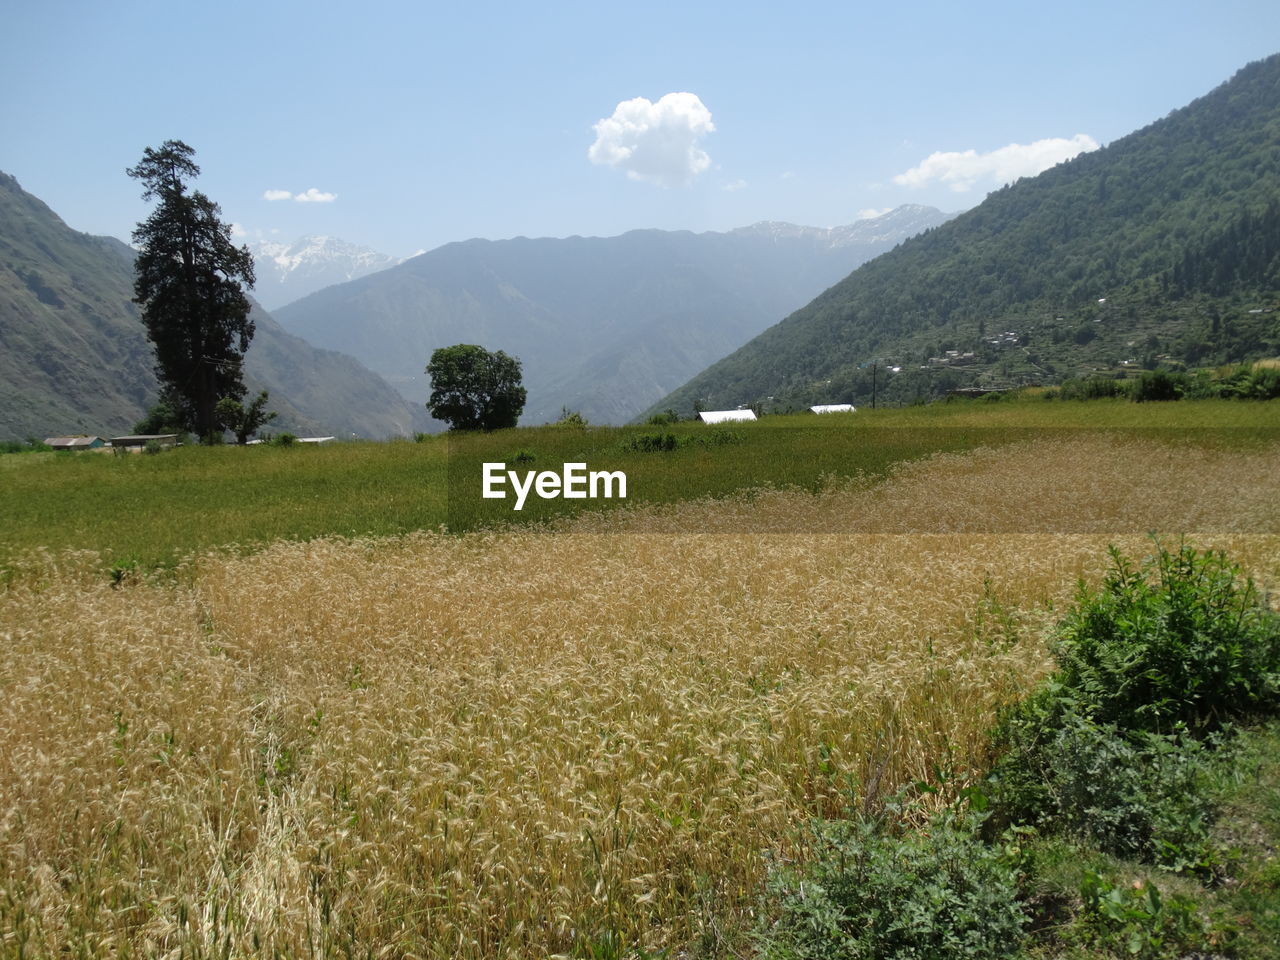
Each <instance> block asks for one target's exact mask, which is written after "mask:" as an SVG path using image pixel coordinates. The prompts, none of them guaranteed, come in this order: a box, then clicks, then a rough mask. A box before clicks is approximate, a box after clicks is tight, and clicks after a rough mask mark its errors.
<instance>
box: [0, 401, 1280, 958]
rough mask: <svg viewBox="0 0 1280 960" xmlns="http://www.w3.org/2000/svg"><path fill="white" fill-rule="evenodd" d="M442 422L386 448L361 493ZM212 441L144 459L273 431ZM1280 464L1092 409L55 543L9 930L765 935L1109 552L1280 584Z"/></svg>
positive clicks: (25, 671)
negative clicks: (428, 509) (800, 888)
mask: <svg viewBox="0 0 1280 960" xmlns="http://www.w3.org/2000/svg"><path fill="white" fill-rule="evenodd" d="M909 414H910V412H909V411H907V412H903V414H901V416H906V415H909ZM636 429H642V428H636ZM816 429H822V430H832V429H834V428H833V427H827V426H825V425H823V426H821V427H818V428H816ZM778 432H779V433H780V432H781V431H778ZM532 433H533V434H534V435H536V432H532ZM530 435H531V434H530V433H522V434H521V435H520V439H519V442H520V443H521V444H522V445H530V444H532V443H533V442H535V441H532V440H530V439H529V436H530ZM770 436H773V434H770ZM485 440H486V442H492V443H495V444H497V443H502V442H504V441H503V438H502V436H501V435H494V436H492V437H489V438H485ZM431 446H432V445H431V444H426V445H411V444H401V445H392V446H391V447H389V448H388V449H382V448H373V450H374V452H372V453H370V454H369V456H370V458H371V459H370V461H369V466H367V467H366V468H365V469H366V470H367V472H366V473H365V474H363V476H364V480H365V483H366V484H374V483H375V482H377V478H378V476H379V475H380V471H379V470H378V469H377V468H376V464H378V463H381V462H383V461H381V460H379V459H377V458H379V457H386V458H388V460H390V459H392V458H393V457H394V458H401V457H402V458H403V461H401V462H402V463H403V464H416V463H420V462H421V461H420V460H419V458H426V459H429V458H431V457H433V456H436V455H437V453H436V451H434V450H433V449H432V448H431ZM197 452H198V453H200V454H201V455H204V454H208V455H209V459H208V460H207V461H202V460H199V459H197V458H195V457H192V458H186V457H185V456H184V455H182V454H180V455H175V456H174V457H172V458H171V459H170V458H169V457H168V455H162V456H158V457H147V458H137V461H138V464H139V465H138V466H133V465H132V464H130V465H127V466H123V469H126V470H140V471H154V472H151V473H146V472H143V473H136V474H129V476H131V477H133V478H135V480H136V479H138V478H147V477H156V476H161V475H162V474H161V473H160V470H161V469H164V470H173V471H181V470H185V469H191V470H194V471H196V472H197V474H198V473H199V472H200V467H201V465H202V464H208V463H216V464H219V465H221V469H222V470H223V471H224V472H223V473H222V475H223V476H225V477H229V478H235V477H236V476H237V470H236V469H235V467H236V466H239V467H240V469H239V471H238V473H239V474H243V473H245V471H244V469H243V464H244V463H245V462H246V459H245V457H244V455H245V454H249V455H251V456H252V455H255V454H256V451H241V450H225V451H219V450H211V451H197ZM294 452H300V453H302V454H303V455H304V456H311V455H313V454H319V455H321V456H332V457H333V458H334V459H333V460H331V461H325V460H318V459H317V460H311V461H299V460H288V459H284V458H283V457H280V458H277V457H275V456H272V457H270V458H268V459H265V460H263V461H261V464H262V465H263V468H264V469H263V473H264V474H265V473H266V471H265V465H270V464H276V465H281V466H278V467H277V469H278V470H279V471H280V472H279V473H278V474H277V476H278V477H279V481H278V482H279V484H288V485H289V486H290V488H291V489H297V487H296V485H297V484H298V483H300V482H301V481H302V478H303V477H310V478H311V479H310V480H308V482H315V477H314V476H313V475H312V474H311V473H304V474H302V475H301V476H299V475H297V474H292V473H288V472H286V468H285V466H284V465H293V466H294V468H295V469H296V465H297V464H298V463H299V462H302V463H308V464H316V463H318V464H325V463H328V464H331V465H336V464H339V463H342V462H343V459H344V458H345V457H355V456H357V455H363V450H362V448H358V447H354V448H350V449H342V448H339V449H337V450H335V451H334V452H333V453H332V454H331V453H330V452H329V451H326V450H305V451H282V452H281V453H282V454H287V455H290V456H291V455H292V454H293V453H294ZM683 452H685V451H678V453H683ZM692 452H694V453H696V452H697V451H696V450H694V451H692ZM539 455H540V454H539ZM1277 455H1278V454H1277V451H1276V449H1275V447H1274V445H1258V444H1253V443H1245V444H1235V445H1226V446H1223V445H1217V446H1210V447H1209V448H1206V449H1199V450H1198V448H1194V447H1183V448H1177V449H1174V448H1171V447H1170V445H1169V444H1168V443H1166V442H1164V441H1160V440H1152V439H1146V438H1143V437H1138V436H1133V435H1128V436H1121V437H1119V438H1117V437H1115V436H1108V437H1102V436H1095V435H1093V434H1091V433H1086V434H1084V435H1081V436H1075V437H1066V438H1064V437H1054V438H1052V439H1045V440H1039V441H1035V442H1031V443H1022V444H1016V445H1006V446H1003V447H1001V448H999V449H988V450H983V451H974V452H971V453H963V454H962V453H960V452H953V453H951V454H947V455H943V456H940V457H936V458H933V459H928V460H912V461H911V462H900V463H899V464H897V465H896V466H893V467H892V469H887V470H886V472H885V473H884V474H883V479H882V481H878V482H875V483H858V482H854V483H842V482H823V483H822V485H821V489H820V490H819V492H818V493H817V494H816V495H815V494H812V493H810V492H808V491H807V490H797V489H778V490H773V491H769V492H765V493H759V494H755V495H751V496H747V495H743V494H734V495H726V496H723V497H721V498H720V499H718V500H700V501H684V502H678V503H652V504H647V505H642V506H638V507H633V508H632V509H629V510H626V511H613V512H610V513H608V514H593V513H587V514H583V515H580V516H578V517H576V518H572V519H566V520H563V521H561V522H559V523H558V524H556V525H553V526H551V527H537V528H534V527H527V526H526V527H510V528H503V529H493V530H490V529H476V530H473V531H471V532H467V533H461V534H449V535H446V534H442V533H439V532H431V531H421V532H411V533H404V534H400V533H398V531H397V535H396V536H392V537H347V536H342V537H318V538H316V539H313V540H311V541H309V542H302V541H299V540H297V539H295V538H292V537H287V536H286V538H285V539H281V540H278V541H276V542H273V543H271V544H269V545H267V546H264V547H262V548H260V549H258V550H255V551H250V552H235V551H221V552H212V553H203V554H201V555H198V556H194V557H189V558H187V559H184V560H182V561H179V562H178V563H177V564H176V565H175V567H174V572H173V575H172V576H168V577H163V578H157V577H150V576H148V575H147V574H146V572H145V570H128V569H124V570H122V571H121V573H120V575H119V576H118V577H116V578H110V577H106V576H103V575H102V570H101V566H100V563H101V560H100V558H99V557H97V556H94V555H84V554H77V553H74V552H72V553H68V552H52V551H47V552H44V553H41V554H39V555H38V556H35V557H31V558H29V562H28V563H27V564H24V565H20V566H17V567H14V568H13V569H12V570H11V572H10V575H9V577H8V579H7V582H6V583H4V584H3V585H2V586H0V637H3V640H4V642H3V643H0V687H2V689H3V696H0V850H3V851H4V856H3V857H0V952H6V953H11V954H18V955H22V956H29V957H44V956H55V955H58V956H62V955H85V956H100V955H118V956H123V955H137V956H147V955H157V956H159V955H172V956H183V957H206V956H208V957H212V956H219V957H222V956H230V957H240V956H246V957H247V956H279V957H301V956H308V957H317V956H319V957H342V956H418V957H461V958H481V957H483V958H490V957H546V956H570V957H574V956H576V957H602V956H631V955H640V952H641V951H646V952H649V953H650V954H651V955H652V954H654V953H656V952H658V951H662V950H666V951H667V955H668V956H676V955H681V954H682V953H687V954H688V955H691V956H692V955H697V953H698V951H701V955H703V956H707V955H728V954H729V953H730V952H731V951H734V950H741V949H742V940H741V937H742V935H743V932H744V931H746V930H750V929H752V928H753V927H754V925H755V922H756V919H755V918H756V916H757V914H758V910H759V903H760V900H759V892H760V889H761V885H762V882H763V879H764V876H765V873H766V867H767V864H768V863H769V862H770V860H774V861H776V860H779V859H784V860H785V859H795V858H797V857H800V856H803V855H804V852H805V851H804V848H803V844H802V842H801V840H800V839H799V835H798V833H797V832H796V831H795V829H794V828H795V827H796V826H797V825H798V824H800V823H802V822H804V821H806V820H808V819H809V818H811V817H814V816H831V815H834V814H836V813H838V812H839V811H840V810H842V809H843V808H844V806H845V804H846V802H847V799H848V796H849V792H850V790H851V785H852V784H855V783H856V784H858V785H859V786H858V789H859V791H860V794H861V795H871V796H873V797H875V796H884V795H887V794H889V793H891V792H893V791H894V790H895V789H897V788H898V787H900V786H901V785H903V784H906V783H911V782H914V781H916V780H932V779H933V778H934V777H935V772H936V771H938V770H948V769H950V770H963V769H967V768H975V767H977V766H979V765H980V764H981V763H982V761H983V759H984V752H985V750H986V742H987V741H986V731H987V729H988V728H989V727H990V725H991V723H992V721H993V718H994V716H995V713H996V711H997V709H998V708H999V707H1000V706H1001V705H1002V704H1005V703H1008V702H1010V701H1011V700H1013V699H1016V698H1018V697H1020V696H1022V695H1024V694H1025V692H1026V691H1027V690H1029V689H1030V688H1031V687H1032V686H1034V684H1035V683H1036V682H1037V681H1038V679H1039V678H1040V677H1041V676H1042V675H1043V674H1044V672H1045V671H1046V670H1047V669H1048V667H1049V656H1048V650H1047V648H1046V645H1045V642H1044V639H1043V637H1044V633H1043V630H1042V628H1043V627H1045V626H1047V625H1048V624H1049V623H1051V622H1052V621H1053V620H1054V619H1056V616H1057V613H1056V612H1057V611H1058V610H1059V609H1061V607H1062V606H1063V604H1065V603H1066V602H1067V601H1068V600H1069V599H1070V597H1071V596H1072V595H1073V593H1074V589H1075V585H1076V582H1077V580H1078V579H1079V578H1081V577H1083V578H1085V579H1086V580H1090V581H1096V580H1097V579H1098V578H1099V577H1100V575H1101V573H1102V572H1103V570H1104V569H1105V567H1106V564H1107V556H1106V550H1105V548H1106V545H1107V544H1108V543H1111V542H1116V543H1117V544H1118V545H1119V546H1120V548H1121V549H1123V550H1126V551H1127V552H1129V553H1131V554H1135V553H1139V552H1142V549H1143V546H1144V544H1145V543H1146V540H1145V535H1144V532H1143V531H1145V530H1147V529H1149V528H1151V527H1152V526H1153V525H1154V526H1155V527H1157V528H1161V529H1166V530H1171V531H1175V532H1176V531H1187V532H1190V533H1192V534H1194V538H1195V539H1196V540H1197V541H1198V542H1201V543H1203V544H1204V545H1209V546H1217V547H1222V548H1225V549H1227V550H1228V551H1229V552H1230V554H1231V555H1232V556H1233V557H1234V558H1235V559H1237V560H1238V561H1239V562H1241V563H1242V565H1243V566H1244V567H1245V568H1246V569H1247V570H1249V572H1251V573H1252V574H1253V575H1254V576H1255V577H1256V578H1257V579H1258V580H1259V582H1260V583H1261V584H1262V585H1264V586H1266V585H1268V584H1271V585H1273V584H1275V583H1276V582H1277V580H1280V537H1277V536H1275V535H1265V534H1262V533H1260V532H1259V531H1265V530H1274V529H1277V517H1276V511H1277V510H1280V491H1278V490H1277V489H1276V487H1277V484H1280V462H1277ZM651 456H658V455H656V454H655V455H651ZM237 457H240V459H236V458H237ZM23 459H24V461H25V460H26V459H27V458H23ZM228 465H230V466H228ZM121 466H122V465H120V464H116V463H114V462H113V461H112V460H110V459H108V458H104V462H103V463H101V464H96V463H85V464H84V465H83V466H82V465H81V464H80V463H79V462H63V461H60V462H57V463H56V464H55V465H54V469H58V470H63V469H65V470H69V471H74V470H81V469H83V470H85V471H90V472H86V473H84V474H81V477H82V479H83V478H90V480H91V479H92V478H93V477H94V476H101V475H106V472H108V471H110V470H112V469H116V468H117V467H121ZM24 469H25V468H24ZM404 469H405V470H406V471H408V470H409V469H410V468H409V467H408V466H406V467H404ZM92 471H103V473H101V474H95V473H93V472H92ZM256 473H257V471H255V475H256ZM424 473H425V470H424ZM10 475H11V476H13V475H22V471H21V470H20V471H16V472H15V473H14V474H10ZM407 475H408V474H407V473H406V476H407ZM1206 477H1212V478H1213V482H1212V483H1206ZM241 480H243V481H244V482H247V478H244V477H242V478H241ZM236 482H241V481H240V480H237V481H236ZM168 485H173V486H175V487H176V486H177V485H178V484H177V483H176V482H175V481H173V480H172V479H171V478H170V479H169V480H167V481H166V483H165V484H161V485H158V486H160V487H161V488H162V489H163V487H165V486H168ZM271 485H272V484H268V486H271ZM406 485H407V482H406V481H405V480H404V479H403V477H402V478H400V479H398V480H393V481H390V482H389V484H388V490H392V491H402V490H404V488H405V486H406ZM336 486H338V488H339V490H344V491H345V493H346V496H348V497H354V496H355V495H356V494H357V493H358V492H359V485H358V484H352V485H350V486H348V485H347V483H346V482H345V481H344V482H342V483H340V484H336ZM68 489H70V488H68ZM144 489H145V487H144ZM203 489H205V490H206V491H207V496H209V497H210V498H214V497H218V496H219V493H218V485H217V484H216V483H214V484H210V485H209V486H208V487H207V488H203ZM316 490H317V492H319V491H321V490H323V487H321V486H319V485H317V487H316ZM373 493H374V495H380V494H378V492H377V491H376V490H375V491H373ZM223 495H224V496H225V494H223ZM341 501H342V497H340V496H337V495H335V498H334V502H335V503H340V502H341ZM141 502H145V497H143V498H142V501H141ZM287 507H288V501H287V500H284V501H282V502H281V503H280V504H279V505H278V506H277V507H276V508H275V509H274V510H273V511H272V514H277V513H281V514H283V513H284V511H285V510H286V508H287ZM77 509H78V508H77ZM246 509H247V508H246ZM315 517H316V520H315V522H316V523H317V525H319V524H320V522H321V520H322V519H323V518H322V517H320V516H319V513H318V512H317V514H316V515H315ZM744 517H749V519H750V525H749V527H750V529H749V530H747V531H746V532H744ZM837 521H839V522H841V523H844V524H845V526H844V527H843V528H841V527H839V526H838V525H837ZM852 521H856V522H852ZM193 522H194V521H193ZM294 522H295V521H293V520H289V519H288V516H287V515H286V519H285V520H284V521H283V522H282V527H281V529H288V528H289V525H290V524H291V523H294ZM329 522H330V523H334V522H336V521H335V520H334V519H333V518H330V520H329ZM368 522H376V518H373V517H370V518H369V520H368ZM384 522H385V521H384ZM833 527H834V528H835V529H841V530H842V531H843V532H838V533H835V532H831V531H832V529H833ZM1059 527H1062V528H1069V530H1068V532H1055V531H1058V530H1059ZM273 529H274V528H273ZM762 529H785V530H792V531H805V532H804V533H803V534H802V535H796V534H791V535H775V534H769V533H763V532H758V531H759V530H762ZM859 530H861V531H863V532H857V531H859ZM673 531H675V532H674V533H673ZM679 531H683V532H679ZM690 531H693V532H690ZM751 531H755V532H751ZM196 535H198V531H197V532H196V533H191V532H189V533H187V534H185V535H184V536H187V537H191V536H196ZM171 542H172V543H173V544H175V545H176V544H179V543H180V542H181V538H175V539H174V540H172V541H171ZM957 782H958V781H957ZM948 799H951V798H949V797H948V796H946V790H943V791H942V793H941V794H940V795H939V802H940V803H941V802H945V801H946V800H948Z"/></svg>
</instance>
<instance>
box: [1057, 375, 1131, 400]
mask: <svg viewBox="0 0 1280 960" xmlns="http://www.w3.org/2000/svg"><path fill="white" fill-rule="evenodd" d="M1129 389H1130V388H1129V384H1128V383H1127V382H1126V381H1124V380H1116V379H1115V378H1113V377H1087V378H1086V379H1083V380H1080V379H1076V378H1071V379H1067V380H1064V381H1062V386H1061V388H1060V389H1059V396H1060V397H1061V398H1062V399H1063V400H1100V399H1103V398H1106V397H1125V396H1128V395H1129Z"/></svg>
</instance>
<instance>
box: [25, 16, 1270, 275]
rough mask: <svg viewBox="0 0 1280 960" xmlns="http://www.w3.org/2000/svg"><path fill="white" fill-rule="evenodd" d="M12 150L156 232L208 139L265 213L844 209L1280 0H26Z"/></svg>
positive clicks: (1135, 101) (221, 171)
mask: <svg viewBox="0 0 1280 960" xmlns="http://www.w3.org/2000/svg"><path fill="white" fill-rule="evenodd" d="M4 21H5V23H4V30H3V31H2V32H0V170H3V171H4V172H6V173H9V174H12V175H13V176H15V177H17V179H18V181H19V182H20V183H21V184H22V186H23V187H24V188H25V189H26V190H28V191H29V192H31V193H33V194H35V195H36V196H38V197H39V198H40V199H42V200H44V201H45V202H46V203H47V204H49V206H50V207H52V208H53V210H54V211H55V212H56V213H58V214H59V215H60V216H61V217H62V218H63V219H64V220H65V221H66V222H67V223H68V224H69V225H70V226H72V227H74V228H75V229H77V230H83V231H86V232H89V233H94V234H106V235H111V236H116V237H119V238H121V239H124V240H128V238H129V234H130V232H131V231H132V229H133V227H134V225H135V224H136V223H137V222H138V221H139V220H141V219H143V218H145V217H146V215H147V213H148V212H149V209H150V208H149V205H148V204H147V203H146V202H144V201H143V200H142V198H141V191H140V189H139V184H137V183H136V182H135V181H133V180H131V179H129V178H128V177H127V176H126V175H125V173H124V171H125V169H126V168H127V167H130V166H132V165H134V164H135V163H137V162H138V160H139V159H140V158H141V156H142V152H143V150H144V149H145V148H146V147H149V146H150V147H158V146H160V145H161V144H162V143H163V142H164V141H166V140H170V139H172V140H182V141H184V142H186V143H187V144H189V145H190V146H192V147H193V148H194V149H195V152H196V162H197V163H198V164H199V165H200V166H201V168H202V175H201V176H200V178H199V179H198V180H197V181H196V183H195V187H196V188H197V189H200V190H203V191H204V192H205V193H206V194H208V195H209V196H210V197H211V198H212V199H213V200H214V201H215V202H217V203H218V204H220V205H221V208H222V213H223V218H224V219H225V220H226V221H228V222H231V223H234V224H235V230H236V234H237V236H239V237H241V238H242V239H243V240H245V241H246V242H247V241H250V240H255V239H272V240H277V241H286V242H287V241H292V240H294V239H296V238H298V237H301V236H303V235H313V234H324V235H329V236H336V237H341V238H342V239H344V240H347V241H350V242H352V243H356V244H360V245H363V246H368V247H371V248H373V249H375V250H378V251H380V252H382V253H387V254H391V255H393V256H400V257H403V256H409V255H411V254H414V253H416V252H419V251H421V250H429V249H432V248H434V247H437V246H439V245H441V244H444V243H448V242H450V241H455V240H465V239H469V238H471V237H485V238H489V239H502V238H507V237H514V236H529V237H542V236H572V235H583V236H612V235H616V234H619V233H622V232H625V231H627V230H632V229H637V228H660V229H667V230H693V231H704V230H729V229H733V228H734V227H740V226H745V225H747V224H750V223H754V222H757V221H760V220H783V221H789V222H792V223H801V224H807V225H813V226H833V225H836V224H844V223H850V222H853V221H855V220H857V219H859V218H862V217H867V216H872V215H875V214H876V213H878V212H881V211H884V210H888V209H891V208H893V207H896V206H898V205H900V204H903V203H923V204H929V205H932V206H936V207H939V208H941V209H943V210H948V211H953V210H963V209H967V208H969V207H972V206H974V205H976V204H977V203H980V202H981V200H982V198H983V197H984V196H985V195H986V193H987V192H989V191H990V190H993V189H995V188H997V187H999V186H1000V185H1001V184H1002V183H1004V182H1008V181H1009V180H1012V179H1015V178H1017V177H1019V176H1026V175H1032V174H1034V173H1036V172H1038V171H1039V170H1041V169H1044V168H1045V167H1046V166H1049V165H1052V164H1053V163H1056V162H1060V161H1061V160H1063V159H1066V158H1067V157H1069V156H1072V155H1074V154H1076V153H1079V152H1080V151H1082V150H1089V149H1096V148H1097V147H1098V146H1099V145H1106V144H1108V143H1110V142H1111V141H1113V140H1116V139H1118V138H1120V137H1122V136H1124V135H1125V134H1127V133H1130V132H1132V131H1134V130H1136V129H1139V128H1141V127H1143V126H1145V125H1146V124H1148V123H1150V122H1152V121H1154V120H1157V119H1159V118H1160V117H1163V116H1164V115H1166V114H1167V113H1168V112H1169V111H1171V110H1173V109H1176V108H1178V107H1180V106H1183V105H1185V104H1187V103H1188V102H1190V101H1191V100H1193V99H1195V98H1196V97H1198V96H1200V95H1202V94H1204V93H1207V92H1208V91H1209V90H1211V89H1212V88H1213V87H1215V86H1217V85H1218V84H1220V83H1222V82H1224V81H1226V80H1227V79H1228V78H1229V77H1230V76H1231V75H1232V74H1233V73H1235V71H1236V70H1238V69H1239V68H1241V67H1242V66H1244V65H1245V64H1246V63H1248V62H1250V61H1252V60H1257V59H1260V58H1262V57H1265V56H1268V55H1270V54H1273V53H1276V52H1278V51H1280V3H1276V2H1275V0H1215V2H1213V3H1210V2H1207V0H1198V2H1179V0H1161V2H1148V0H1133V2H1126V0H1107V2H1094V0H1076V2H1073V3H1070V4H1030V3H1025V2H1020V3H969V4H957V3H954V2H948V3H932V2H928V0H917V2H915V3H906V4H895V5H891V4H889V3H886V2H883V0H882V2H878V3H863V2H856V0H845V2H843V3H806V2H803V0H798V2H793V3H789V4H779V3H776V2H771V3H753V2H735V3H714V4H700V3H697V2H693V0H686V2H683V3H664V2H650V3H647V4H643V5H624V4H612V3H600V2H593V3H559V2H555V0H545V2H542V3H537V4H534V3H520V4H516V3H491V2H485V0H475V2H472V3H470V4H466V5H463V4H457V3H453V4H448V5H445V4H439V3H435V2H430V0H419V2H397V0H364V2H361V3H325V2H306V3H302V2H278V3H273V2H271V0H256V2H240V0H223V2H220V3H217V4H188V3H175V2H173V0H165V2H163V3H161V2H153V0H113V2H111V3H102V2H101V0H38V2H37V0H14V3H12V4H11V5H9V9H7V10H6V13H5V17H4Z"/></svg>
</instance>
